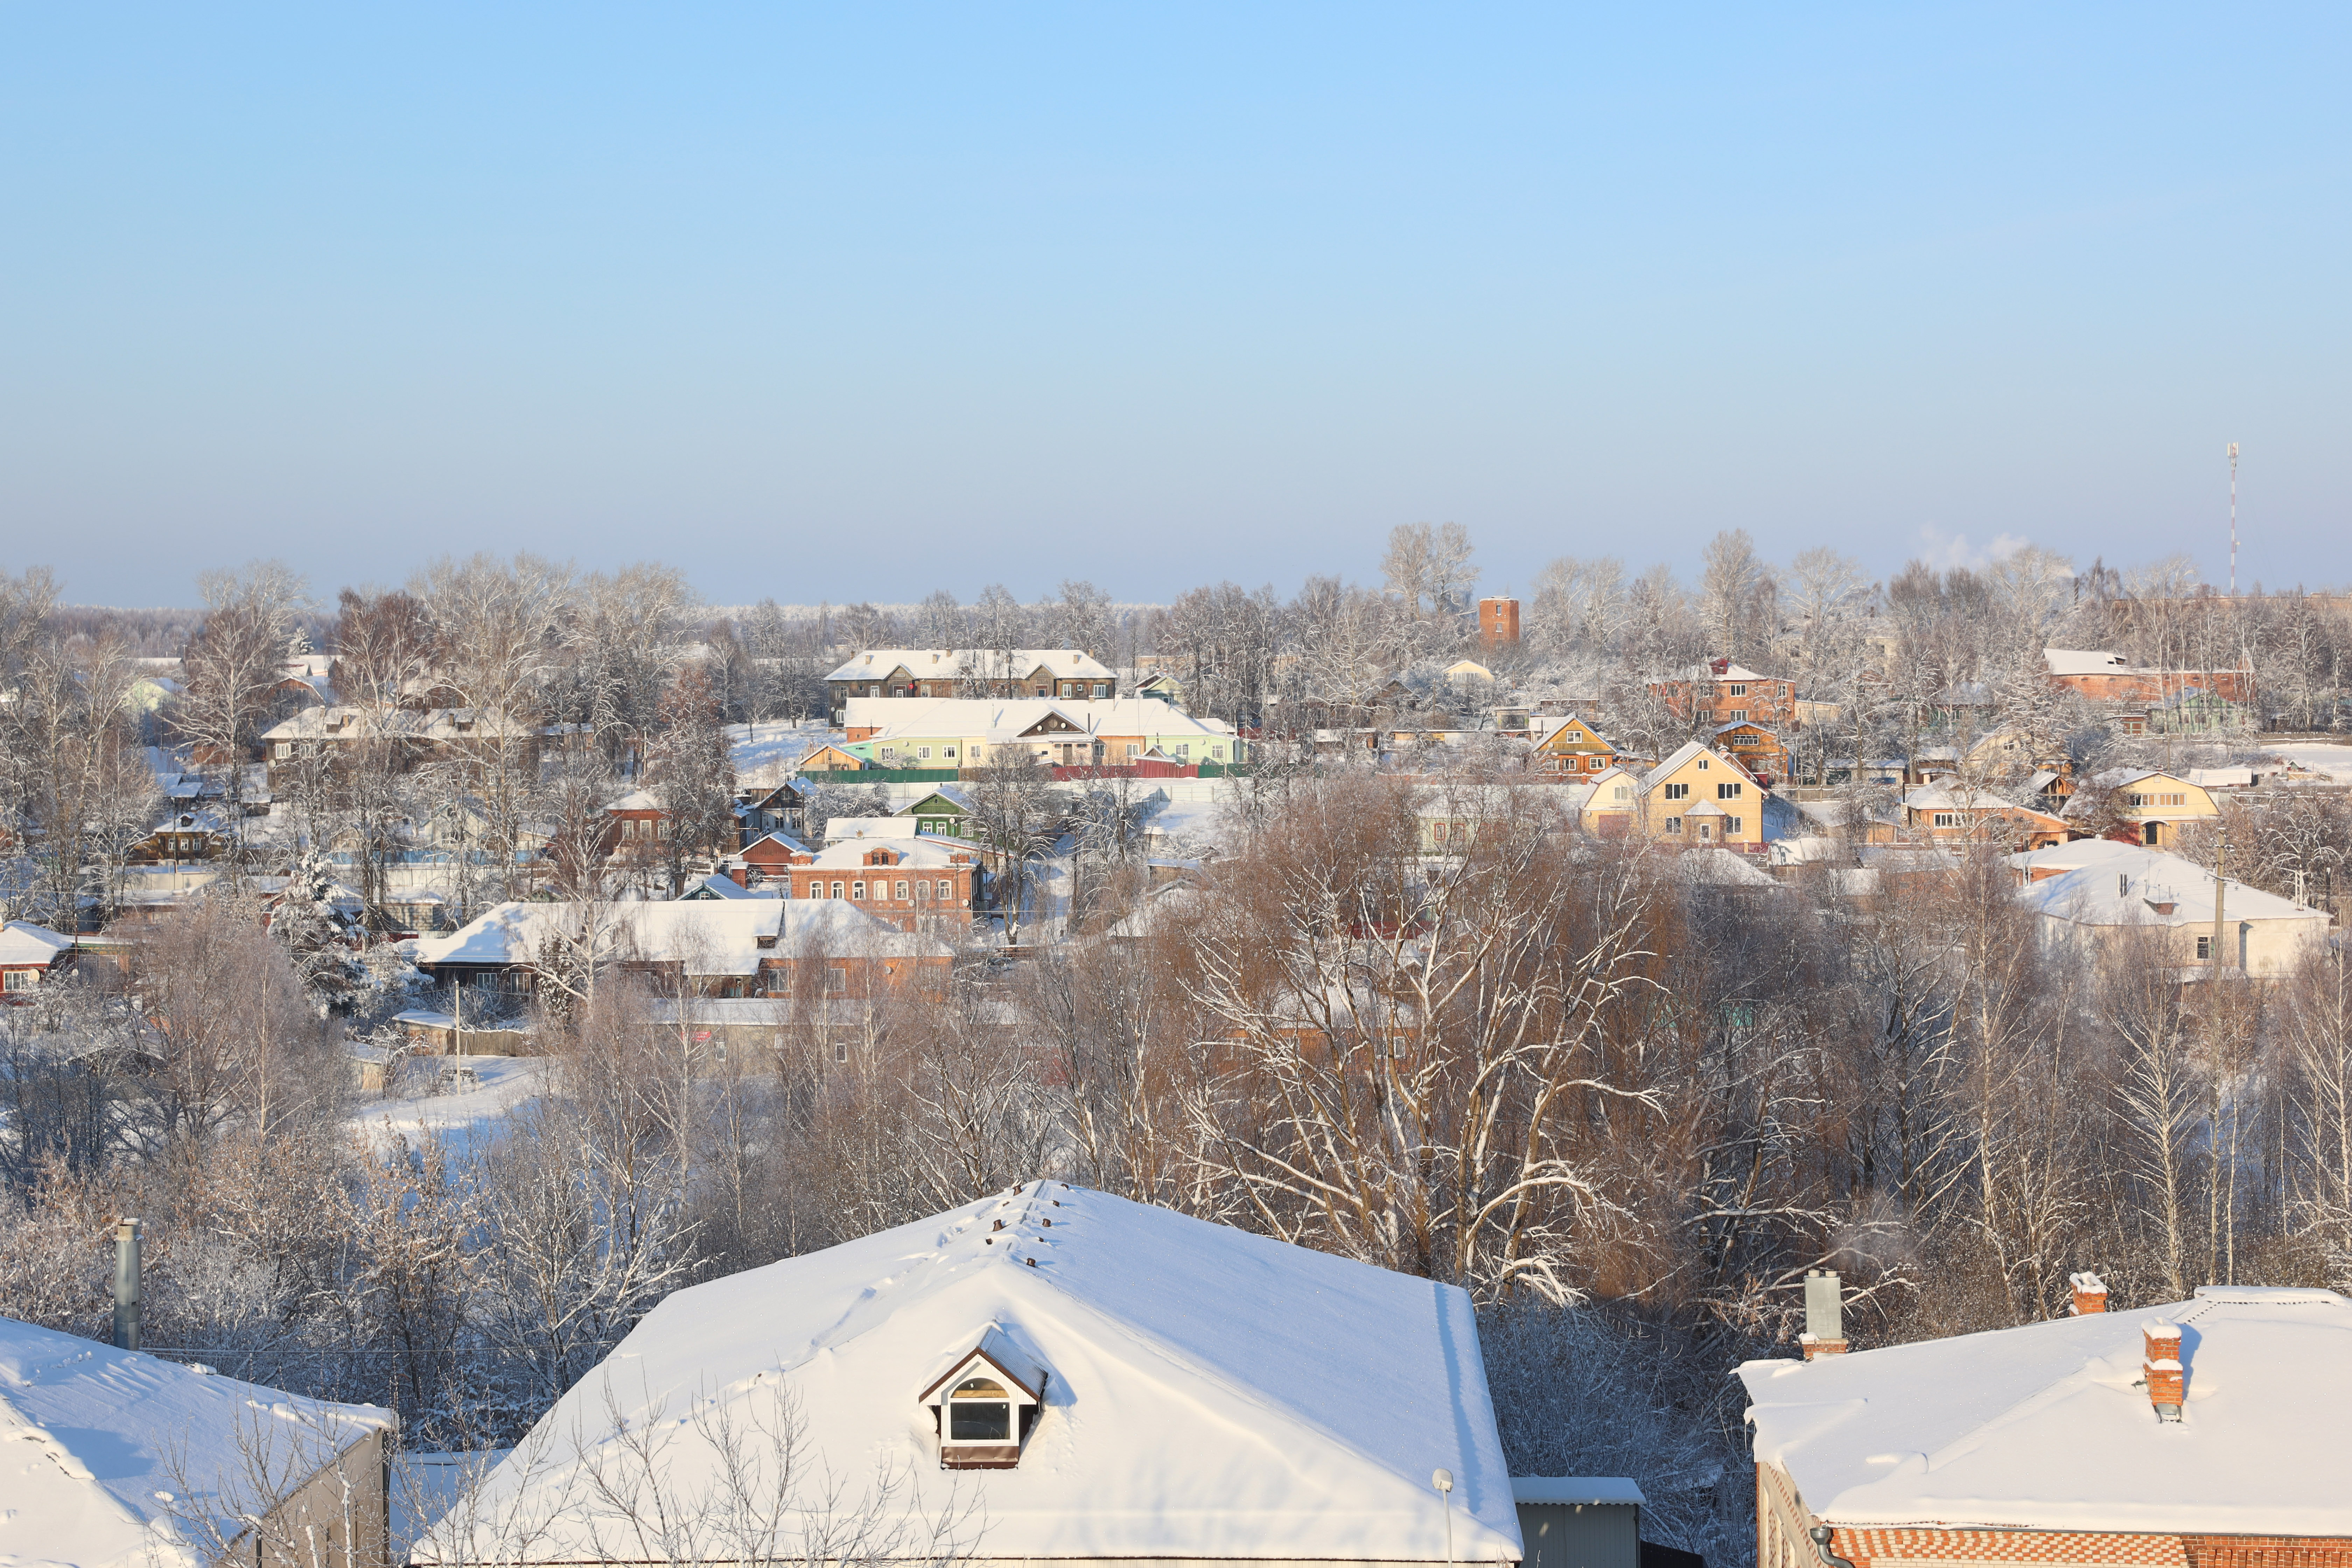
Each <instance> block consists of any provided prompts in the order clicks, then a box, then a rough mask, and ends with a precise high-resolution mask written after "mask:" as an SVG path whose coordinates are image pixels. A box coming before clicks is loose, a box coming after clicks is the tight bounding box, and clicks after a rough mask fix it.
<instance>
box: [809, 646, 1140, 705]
mask: <svg viewBox="0 0 2352 1568" xmlns="http://www.w3.org/2000/svg"><path fill="white" fill-rule="evenodd" d="M824 689H825V691H826V693H827V694H828V695H829V696H830V697H831V698H832V701H833V712H834V722H835V723H839V722H841V719H842V714H843V712H844V710H845V706H846V704H847V702H848V700H849V699H851V698H853V697H868V698H893V697H997V698H1006V697H1058V698H1071V699H1076V698H1085V699H1088V700H1093V699H1098V698H1108V697H1110V696H1113V695H1115V694H1116V693H1117V691H1118V677H1117V676H1116V675H1114V674H1113V673H1112V672H1111V671H1110V670H1108V669H1107V668H1104V667H1103V666H1102V664H1101V663H1100V662H1099V661H1098V660H1097V659H1095V658H1092V657H1091V656H1089V655H1087V654H1086V653H1084V652H1082V651H1080V650H1079V649H1077V648H1059V647H1055V648H970V647H966V648H947V647H877V648H862V649H860V650H859V651H858V652H856V653H855V654H853V655H851V656H850V658H848V659H847V660H846V661H845V662H844V663H843V664H842V665H841V667H840V668H837V669H835V670H834V671H833V673H832V674H830V675H828V676H826V677H825V678H824Z"/></svg>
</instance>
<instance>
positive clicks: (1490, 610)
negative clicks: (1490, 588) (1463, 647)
mask: <svg viewBox="0 0 2352 1568" xmlns="http://www.w3.org/2000/svg"><path fill="white" fill-rule="evenodd" d="M1518 640H1519V602H1518V601H1517V599H1508V598H1494V599H1481V600H1479V601H1478V642H1479V645H1480V646H1481V647H1489V648H1495V647H1508V646H1510V645H1511V644H1512V643H1515V642H1517V641H1518Z"/></svg>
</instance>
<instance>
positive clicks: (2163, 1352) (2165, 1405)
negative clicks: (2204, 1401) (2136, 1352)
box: [2140, 1318, 2189, 1421]
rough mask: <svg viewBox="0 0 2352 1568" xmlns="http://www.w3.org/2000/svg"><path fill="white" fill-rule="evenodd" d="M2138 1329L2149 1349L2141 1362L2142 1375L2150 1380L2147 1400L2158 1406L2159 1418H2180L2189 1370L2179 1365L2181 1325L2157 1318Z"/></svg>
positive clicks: (2167, 1419)
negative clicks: (2145, 1357)
mask: <svg viewBox="0 0 2352 1568" xmlns="http://www.w3.org/2000/svg"><path fill="white" fill-rule="evenodd" d="M2140 1337H2141V1339H2142V1340H2144V1341H2145V1342H2146V1343H2147V1359H2146V1360H2144V1361H2142V1362H2141V1363H2140V1375H2141V1376H2142V1377H2143V1378H2145V1379H2146V1380H2147V1402H2148V1403H2149V1404H2150V1405H2155V1406H2156V1418H2157V1419H2158V1421H2178V1420H2179V1419H2180V1406H2181V1404H2182V1402H2183V1400H2184V1398H2185V1396H2186V1395H2187V1394H2188V1392H2189V1373H2188V1370H2187V1369H2186V1368H2185V1367H2183V1366H2182V1365H2181V1364H2180V1325H2179V1324H2178V1323H2168V1322H2166V1321H2164V1320H2163V1319H2161V1318H2158V1319H2157V1320H2156V1321H2154V1322H2150V1323H2144V1324H2142V1325H2141V1326H2140Z"/></svg>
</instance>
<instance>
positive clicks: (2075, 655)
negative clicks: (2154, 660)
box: [2042, 647, 2132, 675]
mask: <svg viewBox="0 0 2352 1568" xmlns="http://www.w3.org/2000/svg"><path fill="white" fill-rule="evenodd" d="M2042 661H2043V662H2044V663H2045V664H2047V665H2048V666H2049V667H2050V673H2051V674H2053V675H2116V674H2120V673H2125V672H2127V671H2129V670H2130V669H2131V668H2132V662H2131V660H2129V659H2127V658H2125V657H2124V656H2123V655H2121V654H2119V653H2113V652H2110V651H2109V650H2107V649H2105V648H2079V647H2045V648H2043V649H2042Z"/></svg>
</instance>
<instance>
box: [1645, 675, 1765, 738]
mask: <svg viewBox="0 0 2352 1568" xmlns="http://www.w3.org/2000/svg"><path fill="white" fill-rule="evenodd" d="M1650 694H1651V695H1652V696H1654V697H1655V698H1657V699H1658V700H1660V701H1662V702H1664V704H1665V705H1666V710H1667V711H1668V712H1670V713H1672V714H1673V715H1674V716H1675V718H1677V719H1682V720H1690V719H1694V718H1696V719H1700V720H1704V721H1706V722H1707V723H1710V724H1715V725H1718V726H1719V725H1724V724H1746V723H1750V722H1753V723H1758V724H1781V725H1793V724H1794V723H1796V721H1797V689H1796V687H1795V686H1793V685H1792V684H1790V682H1788V681H1785V680H1782V679H1778V678H1777V677H1774V676H1769V675H1759V674H1758V673H1757V672H1756V671H1754V670H1752V669H1748V668H1744V667H1742V666H1740V665H1737V664H1734V663H1732V662H1731V661H1730V660H1729V659H1727V658H1711V659H1708V660H1707V661H1706V663H1704V664H1700V665H1697V666H1696V667H1694V668H1691V669H1690V670H1688V671H1686V672H1685V673H1684V674H1682V675H1680V676H1677V677H1675V679H1671V680H1654V681H1652V682H1651V683H1650Z"/></svg>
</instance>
